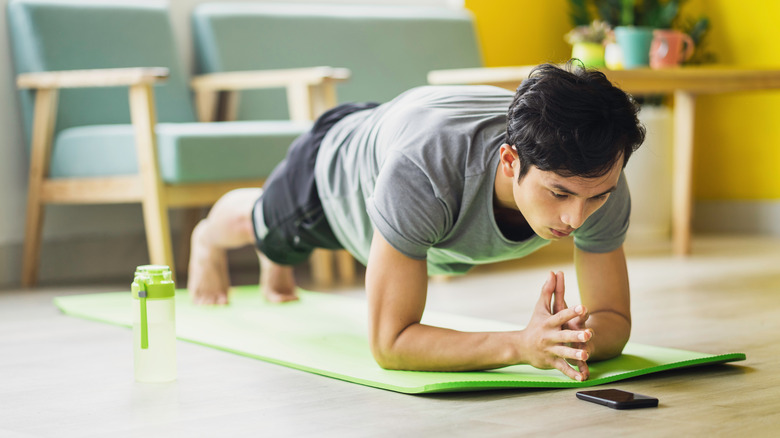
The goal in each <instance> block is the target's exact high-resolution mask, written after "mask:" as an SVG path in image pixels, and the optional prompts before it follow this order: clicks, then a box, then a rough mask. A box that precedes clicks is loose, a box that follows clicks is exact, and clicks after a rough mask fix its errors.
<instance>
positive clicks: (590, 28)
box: [564, 20, 611, 68]
mask: <svg viewBox="0 0 780 438" xmlns="http://www.w3.org/2000/svg"><path fill="white" fill-rule="evenodd" d="M610 30H611V29H610V27H609V24H607V23H606V22H604V21H601V20H593V21H592V22H590V24H587V25H581V26H577V27H575V28H574V29H572V30H571V31H569V32H568V33H567V34H566V35H564V39H565V40H566V42H567V43H569V44H571V46H572V49H571V57H572V58H576V59H579V60H580V61H582V63H583V64H584V65H585V67H593V68H599V67H604V41H605V40H606V39H607V35H609V32H610Z"/></svg>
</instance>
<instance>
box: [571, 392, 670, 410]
mask: <svg viewBox="0 0 780 438" xmlns="http://www.w3.org/2000/svg"><path fill="white" fill-rule="evenodd" d="M577 398H578V399H580V400H585V401H589V402H592V403H598V404H600V405H604V406H607V407H610V408H612V409H636V408H654V407H656V406H658V399H657V398H655V397H649V396H646V395H642V394H635V393H633V392H628V391H621V390H619V389H597V390H594V391H579V392H578V393H577Z"/></svg>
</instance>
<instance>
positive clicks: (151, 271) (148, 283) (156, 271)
mask: <svg viewBox="0 0 780 438" xmlns="http://www.w3.org/2000/svg"><path fill="white" fill-rule="evenodd" d="M142 285H143V286H142ZM131 290H132V292H133V298H135V299H140V298H141V297H140V296H139V295H138V292H139V291H141V290H143V291H145V292H146V296H145V298H147V299H150V300H154V299H162V298H173V296H174V295H175V294H176V287H175V285H174V284H173V280H172V279H171V268H169V267H167V266H165V265H143V266H139V267H137V268H135V276H134V278H133V285H132V289H131Z"/></svg>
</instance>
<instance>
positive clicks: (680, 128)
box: [672, 91, 696, 255]
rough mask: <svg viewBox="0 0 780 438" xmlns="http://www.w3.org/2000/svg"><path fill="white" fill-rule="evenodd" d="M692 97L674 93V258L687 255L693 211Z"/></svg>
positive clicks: (693, 109) (685, 93)
mask: <svg viewBox="0 0 780 438" xmlns="http://www.w3.org/2000/svg"><path fill="white" fill-rule="evenodd" d="M695 114H696V96H695V95H694V94H693V93H689V92H685V91H677V92H675V93H674V163H673V166H674V171H673V176H672V201H673V202H672V247H673V251H674V253H675V254H676V255H688V254H690V253H691V210H692V208H693V194H692V192H693V187H692V186H693V178H692V174H693V128H694V118H695Z"/></svg>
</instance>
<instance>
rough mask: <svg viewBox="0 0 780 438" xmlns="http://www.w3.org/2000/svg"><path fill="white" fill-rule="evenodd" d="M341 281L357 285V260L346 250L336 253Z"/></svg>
mask: <svg viewBox="0 0 780 438" xmlns="http://www.w3.org/2000/svg"><path fill="white" fill-rule="evenodd" d="M336 263H337V267H338V272H339V280H340V281H341V283H343V284H353V283H355V259H354V258H353V257H352V254H350V253H349V252H348V251H346V250H343V249H342V250H339V251H336Z"/></svg>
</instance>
